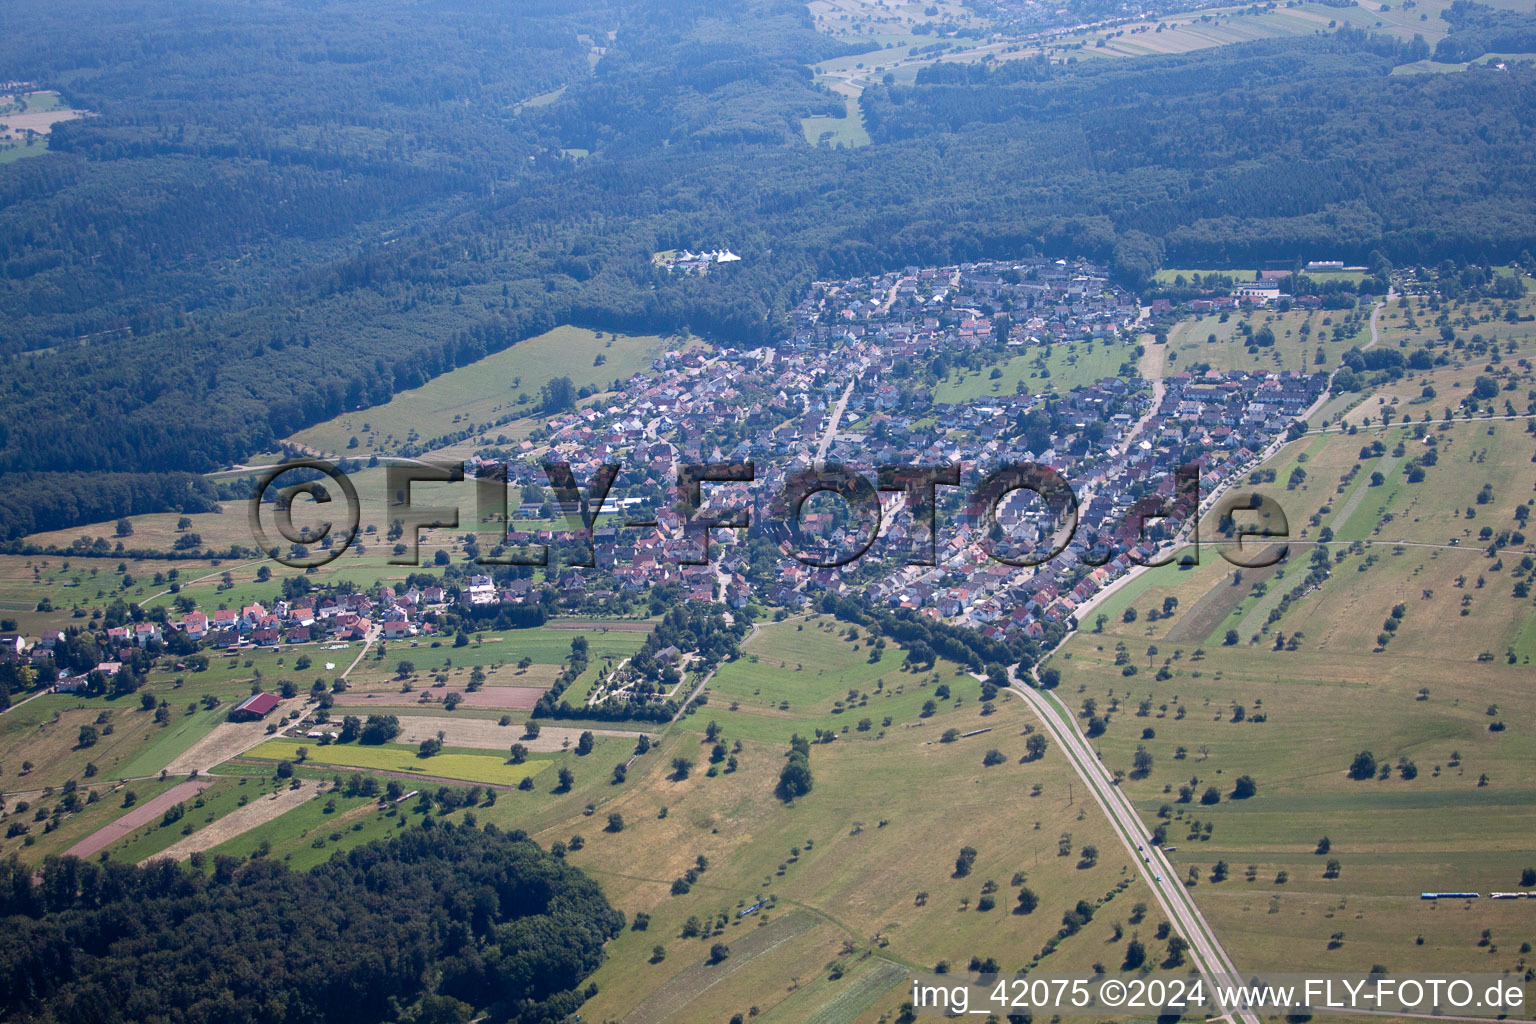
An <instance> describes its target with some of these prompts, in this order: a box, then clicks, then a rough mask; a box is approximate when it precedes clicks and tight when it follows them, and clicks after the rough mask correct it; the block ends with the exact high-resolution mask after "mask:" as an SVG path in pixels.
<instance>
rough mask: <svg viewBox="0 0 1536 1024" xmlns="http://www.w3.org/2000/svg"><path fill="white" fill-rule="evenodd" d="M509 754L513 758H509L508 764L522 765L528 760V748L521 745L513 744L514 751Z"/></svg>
mask: <svg viewBox="0 0 1536 1024" xmlns="http://www.w3.org/2000/svg"><path fill="white" fill-rule="evenodd" d="M509 753H510V755H511V756H510V757H509V758H508V762H509V763H511V764H522V763H523V762H524V761H526V760H528V748H527V747H525V746H523V745H522V744H521V743H514V744H512V749H511V750H510V751H509Z"/></svg>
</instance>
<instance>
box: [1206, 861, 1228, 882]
mask: <svg viewBox="0 0 1536 1024" xmlns="http://www.w3.org/2000/svg"><path fill="white" fill-rule="evenodd" d="M1230 870H1231V869H1230V868H1229V867H1228V866H1227V862H1226V861H1224V860H1218V861H1217V862H1216V866H1215V867H1213V868H1211V881H1213V882H1225V881H1226V880H1227V874H1228V873H1229V871H1230Z"/></svg>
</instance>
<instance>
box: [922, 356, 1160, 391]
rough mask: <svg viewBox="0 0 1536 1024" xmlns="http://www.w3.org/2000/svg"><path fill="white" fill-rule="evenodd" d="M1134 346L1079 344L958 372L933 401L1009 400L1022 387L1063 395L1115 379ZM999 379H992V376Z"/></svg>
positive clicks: (1130, 359)
mask: <svg viewBox="0 0 1536 1024" xmlns="http://www.w3.org/2000/svg"><path fill="white" fill-rule="evenodd" d="M1135 361H1136V353H1135V348H1134V346H1128V345H1125V344H1122V343H1119V342H1115V341H1078V342H1071V343H1068V344H1059V345H1049V346H1046V347H1044V348H1039V349H1034V350H1032V351H1031V352H1030V354H1028V355H1018V356H1014V357H1013V358H1011V359H1008V360H1006V361H1005V362H1002V363H999V364H997V366H995V367H992V366H984V367H982V368H981V369H979V370H965V369H963V368H960V367H956V368H954V369H951V370H950V374H949V377H948V378H947V379H945V380H943V381H940V382H939V385H938V386H937V387H935V388H934V389H933V400H934V401H935V402H957V403H958V402H973V401H977V400H979V399H985V398H987V397H989V396H992V395H1012V394H1015V393H1016V392H1017V390H1018V388H1019V387H1020V386H1021V385H1022V386H1023V387H1024V389H1025V390H1026V392H1028V393H1030V394H1038V393H1043V392H1047V391H1055V392H1057V393H1066V392H1068V391H1071V390H1072V389H1073V388H1075V387H1080V386H1082V385H1085V384H1089V383H1091V382H1093V381H1097V380H1100V379H1101V378H1104V377H1114V376H1118V375H1119V371H1120V367H1121V366H1122V365H1124V364H1125V363H1127V362H1130V363H1132V364H1134V363H1135ZM994 371H995V372H997V373H998V376H996V377H994V376H993V373H994Z"/></svg>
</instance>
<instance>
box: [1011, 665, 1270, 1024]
mask: <svg viewBox="0 0 1536 1024" xmlns="http://www.w3.org/2000/svg"><path fill="white" fill-rule="evenodd" d="M1009 671H1010V674H1012V672H1013V670H1012V669H1010V670H1009ZM1013 689H1014V690H1015V691H1017V692H1018V693H1019V694H1020V695H1021V696H1022V697H1023V698H1024V700H1025V701H1026V702H1028V703H1029V705H1030V706H1031V707H1032V708H1033V709H1034V711H1035V714H1036V715H1037V716H1038V717H1039V718H1040V721H1041V722H1042V723H1043V724H1044V725H1045V728H1046V730H1047V731H1048V732H1049V733H1050V734H1051V735H1052V736H1053V737H1054V738H1055V740H1056V743H1057V745H1058V746H1060V747H1061V750H1062V753H1063V754H1065V755H1066V757H1067V759H1068V760H1069V761H1071V762H1072V767H1073V768H1075V769H1076V770H1077V774H1078V776H1079V777H1080V778H1082V780H1083V782H1084V783H1086V784H1087V786H1088V790H1089V792H1091V793H1092V794H1093V796H1094V799H1095V800H1096V801H1097V802H1098V804H1099V806H1100V808H1102V809H1103V811H1104V814H1105V816H1106V817H1107V818H1108V819H1109V822H1110V825H1111V826H1112V827H1113V828H1114V830H1115V834H1116V835H1118V836H1119V838H1120V841H1121V842H1122V843H1123V844H1125V848H1126V850H1127V851H1128V852H1129V853H1130V854H1131V855H1132V857H1134V858H1135V860H1136V867H1137V870H1138V871H1140V872H1141V875H1142V877H1143V880H1144V881H1146V883H1147V886H1148V887H1149V888H1150V889H1151V890H1152V895H1153V896H1154V897H1155V898H1156V899H1157V902H1158V905H1159V906H1161V907H1162V908H1163V912H1164V913H1166V914H1167V915H1168V918H1169V920H1170V921H1172V922H1173V924H1174V925H1175V927H1177V929H1178V931H1179V933H1180V934H1182V935H1183V936H1184V938H1185V939H1186V940H1187V941H1188V942H1189V947H1190V948H1189V953H1190V958H1191V959H1192V960H1193V961H1194V963H1195V965H1196V966H1197V967H1198V968H1199V969H1200V971H1201V973H1202V974H1204V975H1206V976H1207V977H1208V978H1211V979H1213V980H1214V981H1215V982H1216V983H1217V984H1222V985H1228V984H1241V983H1242V976H1241V975H1239V974H1238V972H1237V968H1236V967H1235V966H1234V965H1233V963H1232V959H1231V958H1230V957H1229V956H1228V955H1227V952H1226V950H1225V949H1223V948H1222V945H1221V941H1220V940H1219V939H1217V938H1216V933H1215V931H1214V930H1212V928H1211V926H1210V924H1209V923H1207V922H1206V920H1205V917H1204V916H1203V915H1202V914H1201V913H1200V908H1199V907H1198V906H1196V905H1195V901H1194V899H1193V897H1191V896H1190V895H1189V892H1188V890H1186V889H1185V888H1184V883H1183V882H1182V881H1180V880H1179V878H1178V876H1177V875H1176V874H1175V872H1174V869H1173V865H1172V864H1171V863H1170V862H1169V861H1168V859H1167V857H1166V856H1165V855H1164V854H1163V852H1162V851H1161V850H1160V849H1158V848H1157V847H1155V846H1153V845H1152V839H1151V835H1150V834H1149V833H1148V831H1147V829H1146V826H1144V825H1143V824H1142V822H1141V818H1140V817H1139V816H1138V815H1137V813H1136V809H1135V807H1134V806H1132V804H1131V801H1130V799H1129V798H1128V797H1127V796H1126V795H1125V793H1124V792H1122V791H1121V789H1120V787H1119V786H1117V785H1116V784H1115V782H1114V779H1113V777H1112V776H1111V775H1110V773H1109V771H1108V769H1106V768H1105V767H1104V764H1103V762H1101V761H1100V760H1099V758H1098V755H1097V754H1095V753H1094V751H1093V748H1092V747H1091V746H1090V745H1089V744H1088V741H1087V739H1085V738H1084V737H1083V735H1082V734H1081V733H1079V732H1078V731H1077V723H1076V721H1075V720H1074V719H1073V718H1072V714H1071V712H1070V711H1068V710H1067V709H1066V708H1065V707H1064V706H1063V705H1062V704H1061V702H1060V701H1058V700H1057V699H1056V698H1055V696H1054V695H1052V694H1050V693H1049V692H1047V691H1043V690H1037V689H1035V688H1033V687H1031V686H1028V685H1024V684H1021V683H1019V682H1018V680H1017V679H1016V678H1015V680H1014V686H1013ZM1220 1010H1221V1011H1222V1013H1228V1012H1230V1013H1231V1014H1232V1015H1233V1016H1235V1017H1236V1018H1237V1019H1239V1020H1241V1021H1242V1022H1243V1024H1259V1018H1258V1016H1257V1015H1256V1014H1254V1013H1253V1012H1251V1011H1249V1010H1247V1009H1242V1008H1236V1007H1221V1008H1220ZM1213 1015H1214V1014H1213Z"/></svg>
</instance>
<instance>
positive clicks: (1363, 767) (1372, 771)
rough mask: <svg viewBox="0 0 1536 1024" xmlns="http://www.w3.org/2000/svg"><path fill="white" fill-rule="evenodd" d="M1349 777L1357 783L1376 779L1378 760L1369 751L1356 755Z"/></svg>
mask: <svg viewBox="0 0 1536 1024" xmlns="http://www.w3.org/2000/svg"><path fill="white" fill-rule="evenodd" d="M1349 777H1350V778H1352V779H1355V780H1357V781H1358V780H1362V779H1371V778H1375V777H1376V758H1375V756H1374V755H1372V753H1371V752H1370V751H1369V750H1362V751H1360V753H1358V754H1356V755H1355V759H1354V761H1353V762H1352V763H1351V764H1350V766H1349Z"/></svg>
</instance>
